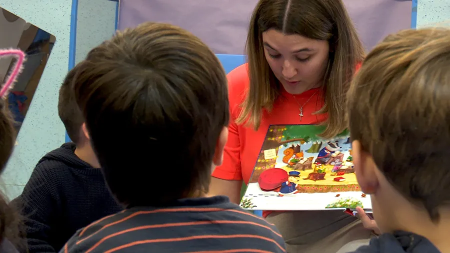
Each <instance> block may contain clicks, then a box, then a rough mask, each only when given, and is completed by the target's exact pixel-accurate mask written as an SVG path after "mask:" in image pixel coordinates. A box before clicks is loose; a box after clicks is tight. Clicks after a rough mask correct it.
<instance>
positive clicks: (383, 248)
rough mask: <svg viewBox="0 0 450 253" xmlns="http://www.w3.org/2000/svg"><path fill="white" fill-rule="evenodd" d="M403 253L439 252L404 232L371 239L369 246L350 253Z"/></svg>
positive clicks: (411, 234) (424, 240)
mask: <svg viewBox="0 0 450 253" xmlns="http://www.w3.org/2000/svg"><path fill="white" fill-rule="evenodd" d="M384 252H389V253H404V252H412V253H419V252H427V253H439V252H440V251H439V250H438V249H437V248H436V247H435V246H434V245H433V244H432V243H431V242H430V241H429V240H428V239H426V238H424V237H422V236H420V235H417V234H414V233H410V232H404V231H397V232H395V233H393V234H389V233H385V234H382V235H380V236H379V237H377V238H373V239H372V240H371V241H370V244H369V245H367V246H362V247H360V248H359V249H357V250H356V251H354V252H352V253H384Z"/></svg>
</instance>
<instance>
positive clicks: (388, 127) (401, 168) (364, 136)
mask: <svg viewBox="0 0 450 253" xmlns="http://www.w3.org/2000/svg"><path fill="white" fill-rule="evenodd" d="M449 41H450V30H448V29H443V28H428V29H423V30H405V31H402V32H399V33H397V34H394V35H391V36H388V37H387V38H386V39H385V40H384V41H383V42H381V43H380V44H378V45H377V46H376V47H375V48H374V49H373V50H372V52H370V53H369V54H368V56H367V58H366V59H365V61H364V64H363V65H362V67H361V70H360V71H359V73H358V74H357V75H356V77H355V79H354V81H353V83H352V85H351V88H350V90H349V92H348V104H347V108H348V112H349V123H350V133H351V136H352V139H353V140H359V141H360V142H361V146H362V148H363V149H364V150H365V151H367V152H368V153H369V154H371V155H372V156H373V159H374V162H375V163H376V165H377V166H378V168H379V169H380V171H382V173H383V174H384V176H385V177H386V178H387V180H388V181H389V182H390V183H391V184H392V185H393V186H394V187H395V188H396V189H397V190H398V191H399V192H400V193H401V194H402V195H403V196H405V197H406V198H407V199H410V200H413V202H419V203H420V204H421V205H423V207H424V208H426V210H427V211H428V213H429V216H430V218H431V219H432V220H433V221H435V222H437V221H439V212H438V208H439V207H440V206H442V205H448V204H449V203H450V169H449V168H448V167H446V164H447V163H449V162H450V149H449V148H448V145H449V143H450V127H449V125H448V124H449V122H450V99H449V94H450V72H449V71H448V66H450V43H449Z"/></svg>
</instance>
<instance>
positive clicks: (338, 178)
mask: <svg viewBox="0 0 450 253" xmlns="http://www.w3.org/2000/svg"><path fill="white" fill-rule="evenodd" d="M334 181H337V182H343V181H345V178H343V177H335V178H334Z"/></svg>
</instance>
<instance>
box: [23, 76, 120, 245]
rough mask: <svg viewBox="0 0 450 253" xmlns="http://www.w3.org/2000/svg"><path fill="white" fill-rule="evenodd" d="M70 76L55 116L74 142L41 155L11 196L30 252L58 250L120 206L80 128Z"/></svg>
mask: <svg viewBox="0 0 450 253" xmlns="http://www.w3.org/2000/svg"><path fill="white" fill-rule="evenodd" d="M74 75H75V72H70V74H69V75H68V76H67V77H66V79H65V80H64V83H63V84H62V86H61V89H60V92H59V103H58V113H59V117H60V118H61V121H62V122H63V123H64V126H65V127H66V130H67V134H68V135H69V137H70V138H71V140H72V141H73V143H65V144H63V145H62V146H61V147H60V148H58V149H56V150H53V151H51V152H50V153H48V154H47V155H45V156H44V157H43V158H42V159H41V160H40V161H39V162H38V164H37V165H36V168H35V169H34V171H33V173H32V175H31V178H30V180H29V181H28V183H27V185H26V186H25V189H24V191H23V193H22V194H21V195H20V196H19V197H18V199H16V200H14V203H16V204H20V205H21V206H23V207H22V208H21V209H22V215H23V216H24V217H25V218H26V219H25V225H26V233H27V243H28V248H29V252H30V253H34V252H58V251H59V250H60V249H61V248H62V247H63V246H64V244H65V243H66V242H67V240H69V239H70V237H71V236H72V235H73V234H75V232H76V231H77V230H78V229H80V228H83V227H85V226H87V225H89V224H90V223H91V222H93V221H96V220H98V219H100V218H102V217H104V216H107V215H110V214H114V213H116V212H119V211H121V210H122V208H121V206H120V205H119V204H118V203H117V202H116V201H115V200H114V198H113V197H112V195H111V193H110V192H109V190H108V188H107V187H106V183H105V182H104V179H103V176H102V173H101V170H100V169H98V168H99V167H100V166H99V164H98V161H97V159H96V157H95V154H94V152H93V150H92V147H91V145H90V143H89V139H88V138H87V136H86V135H84V132H83V131H82V129H81V125H82V124H83V115H82V114H81V111H80V110H79V108H78V105H77V104H76V101H75V97H74V94H73V89H72V87H71V86H72V82H73V78H74ZM112 138H113V137H112Z"/></svg>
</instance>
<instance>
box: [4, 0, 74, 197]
mask: <svg viewBox="0 0 450 253" xmlns="http://www.w3.org/2000/svg"><path fill="white" fill-rule="evenodd" d="M0 7H2V8H4V9H6V10H8V11H10V12H12V13H14V14H16V15H17V16H19V17H21V18H23V19H24V20H25V21H27V22H29V23H32V24H34V25H35V26H37V27H39V28H41V29H43V30H45V31H47V32H49V33H50V34H53V35H54V36H55V37H56V44H55V46H54V48H53V50H52V52H51V54H50V58H49V61H48V63H47V65H46V67H45V70H44V73H43V75H42V78H41V81H40V84H39V86H38V88H37V90H36V93H35V95H34V97H33V101H32V103H31V106H30V108H29V110H28V112H27V117H26V119H25V121H24V123H23V125H22V127H21V130H20V133H19V136H18V139H17V142H18V145H17V146H16V148H15V150H14V152H13V155H12V157H11V159H10V161H9V163H8V165H7V167H6V169H5V172H4V173H3V175H2V184H3V187H4V188H5V193H6V195H7V196H8V197H9V198H14V197H15V196H17V195H18V194H19V193H20V192H21V191H22V189H23V186H24V185H25V183H26V182H27V181H28V179H29V177H30V174H31V172H32V170H33V168H34V166H35V165H36V163H37V161H39V159H40V158H41V157H42V156H43V155H44V154H45V153H47V152H48V151H50V150H52V149H54V148H56V147H58V146H59V145H61V143H63V142H64V127H63V124H62V123H61V122H60V120H59V118H58V116H57V102H58V100H57V98H58V89H59V86H60V84H61V82H62V80H63V78H64V75H65V74H66V73H67V69H68V59H69V57H68V56H69V38H70V13H71V7H72V0H39V1H36V0H0Z"/></svg>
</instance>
